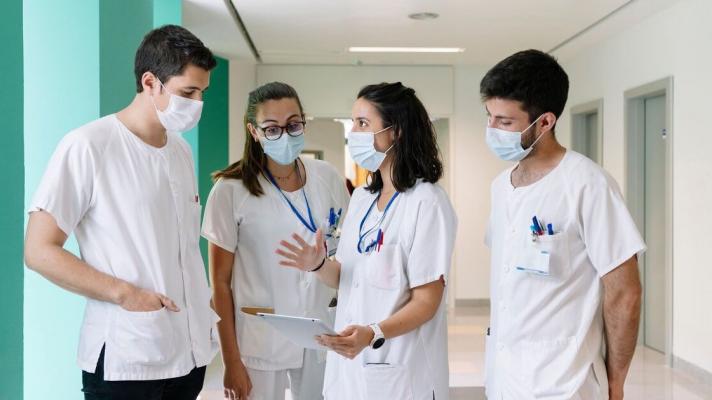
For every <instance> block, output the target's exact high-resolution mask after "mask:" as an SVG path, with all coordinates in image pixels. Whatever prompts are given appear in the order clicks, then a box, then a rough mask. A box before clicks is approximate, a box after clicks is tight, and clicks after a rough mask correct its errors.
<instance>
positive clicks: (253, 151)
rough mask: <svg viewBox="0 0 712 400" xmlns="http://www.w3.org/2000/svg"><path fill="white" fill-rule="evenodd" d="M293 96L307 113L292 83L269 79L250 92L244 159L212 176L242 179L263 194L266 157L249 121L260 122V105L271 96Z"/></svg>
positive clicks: (254, 193) (258, 193)
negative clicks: (249, 125) (262, 178)
mask: <svg viewBox="0 0 712 400" xmlns="http://www.w3.org/2000/svg"><path fill="white" fill-rule="evenodd" d="M281 99H294V100H295V101H296V102H297V105H298V106H299V112H300V113H301V114H302V118H303V117H304V108H303V107H302V102H301V101H300V100H299V95H298V94H297V91H296V90H294V88H293V87H291V86H289V85H287V84H286V83H283V82H270V83H266V84H264V85H262V86H260V87H258V88H257V89H255V90H253V91H251V92H250V95H249V97H248V98H247V109H246V110H245V118H244V124H245V147H244V150H243V153H242V159H241V160H239V161H237V162H235V163H233V164H230V165H229V166H227V168H225V169H223V170H220V171H216V172H214V173H213V180H214V181H217V180H218V179H220V178H225V179H241V180H242V184H243V185H245V188H247V190H248V191H249V192H250V194H251V195H253V196H257V197H259V196H261V195H263V194H264V190H263V189H262V185H261V184H260V181H259V177H260V175H263V174H264V172H263V171H264V168H265V166H266V162H267V157H266V156H265V152H264V149H263V148H262V144H260V143H255V141H254V140H252V136H251V135H250V130H249V129H248V127H247V125H248V124H252V125H257V111H258V109H259V107H260V106H261V105H262V104H263V103H266V102H267V101H269V100H281Z"/></svg>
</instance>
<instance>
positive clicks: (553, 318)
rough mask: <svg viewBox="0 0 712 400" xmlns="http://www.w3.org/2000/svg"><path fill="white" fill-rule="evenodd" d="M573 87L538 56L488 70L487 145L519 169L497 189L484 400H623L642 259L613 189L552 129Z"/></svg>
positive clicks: (484, 88) (524, 55)
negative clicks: (565, 144)
mask: <svg viewBox="0 0 712 400" xmlns="http://www.w3.org/2000/svg"><path fill="white" fill-rule="evenodd" d="M568 87H569V83H568V77H567V75H566V73H565V72H564V70H563V69H562V68H561V66H559V64H558V63H557V62H556V60H555V59H553V58H552V57H551V56H549V55H547V54H545V53H542V52H540V51H535V50H529V51H523V52H519V53H516V54H514V55H512V56H510V57H508V58H506V59H505V60H503V61H501V62H500V63H499V64H497V65H496V66H495V67H493V68H492V69H491V70H490V71H489V72H488V73H487V74H486V76H485V77H484V78H483V79H482V82H481V85H480V92H481V95H482V98H483V101H484V102H485V106H486V108H487V113H488V115H489V122H488V127H487V132H486V135H487V144H488V146H489V147H490V149H491V150H492V151H493V152H494V153H495V154H496V155H497V156H499V157H500V158H501V159H503V160H508V161H515V162H518V163H517V164H516V165H515V166H513V167H511V168H508V169H507V170H506V171H504V172H503V173H502V174H501V175H499V176H498V177H497V178H496V179H495V180H494V182H493V183H492V193H491V194H492V199H491V200H492V201H491V204H492V205H491V207H492V208H491V215H490V222H489V227H488V231H487V237H486V242H487V245H488V246H489V247H490V249H491V251H492V257H491V262H492V265H491V269H492V270H491V272H492V274H491V298H492V311H491V326H490V328H489V329H488V336H487V351H486V359H487V361H486V387H487V396H488V398H489V399H497V400H500V399H507V400H509V399H512V400H526V399H547V400H565V399H566V400H569V399H579V400H596V399H611V400H613V399H616V400H620V399H623V386H624V382H625V378H626V375H627V373H628V368H629V366H630V362H631V359H632V357H633V353H634V350H635V345H636V340H637V335H638V322H639V318H640V301H641V285H640V281H639V277H638V263H637V254H639V253H641V252H643V251H644V250H645V243H644V242H643V240H642V238H641V236H640V234H639V232H638V229H637V228H636V226H635V224H634V222H633V220H632V218H631V216H630V213H629V212H628V210H627V208H626V206H625V203H624V201H623V198H622V197H621V194H620V191H619V189H618V186H617V184H616V182H615V181H614V180H613V179H612V178H611V177H610V176H609V175H608V174H607V173H606V172H605V171H604V170H603V169H602V168H600V167H599V166H598V165H596V164H595V163H594V162H592V161H591V160H589V159H588V158H586V157H584V156H582V155H581V154H578V153H576V152H573V151H571V150H567V149H565V148H564V147H562V146H561V145H560V144H559V143H558V142H557V140H556V137H555V135H554V128H555V126H556V122H557V120H558V118H559V117H560V116H561V113H562V112H563V109H564V106H565V104H566V99H567V96H568Z"/></svg>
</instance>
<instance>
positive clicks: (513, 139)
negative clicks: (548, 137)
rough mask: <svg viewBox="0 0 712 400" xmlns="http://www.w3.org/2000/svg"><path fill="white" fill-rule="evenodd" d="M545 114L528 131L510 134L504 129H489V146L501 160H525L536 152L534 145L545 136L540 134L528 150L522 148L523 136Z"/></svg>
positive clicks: (532, 124)
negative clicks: (533, 151)
mask: <svg viewBox="0 0 712 400" xmlns="http://www.w3.org/2000/svg"><path fill="white" fill-rule="evenodd" d="M543 116H544V114H542V115H540V116H539V118H537V119H536V120H534V122H532V123H531V125H529V126H528V127H526V129H524V130H523V131H521V132H510V131H505V130H502V129H497V128H492V127H489V126H488V127H487V146H489V148H490V150H492V152H493V153H494V154H495V155H496V156H497V157H499V158H501V159H502V160H505V161H521V160H523V159H525V158H526V157H527V156H528V155H529V153H531V152H532V150H534V145H535V144H536V143H537V142H538V141H539V139H541V137H542V136H544V134H543V133H542V134H540V135H539V137H538V138H536V140H535V141H534V143H532V145H531V146H529V147H528V148H527V149H524V148H523V147H522V135H523V134H524V132H526V131H527V130H529V128H531V127H532V126H534V124H536V123H537V122H538V121H539V120H540V119H541V117H543Z"/></svg>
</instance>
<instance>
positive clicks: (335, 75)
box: [257, 65, 453, 118]
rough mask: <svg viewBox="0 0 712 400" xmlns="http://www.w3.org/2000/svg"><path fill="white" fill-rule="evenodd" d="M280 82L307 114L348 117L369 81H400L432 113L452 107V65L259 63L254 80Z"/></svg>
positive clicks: (447, 112)
mask: <svg viewBox="0 0 712 400" xmlns="http://www.w3.org/2000/svg"><path fill="white" fill-rule="evenodd" d="M272 81H283V82H285V83H288V84H290V85H292V86H294V88H295V89H296V90H297V92H298V93H299V97H300V98H301V100H302V103H303V105H304V108H305V111H306V113H307V115H310V116H313V117H325V118H334V117H350V116H351V105H352V104H353V102H354V100H355V99H356V95H357V94H358V91H359V89H361V88H362V87H363V86H365V85H368V84H372V83H381V82H396V81H401V82H403V84H404V85H406V86H411V87H413V88H415V89H416V91H417V92H418V97H419V98H420V99H421V101H422V102H423V104H425V106H426V107H427V108H428V111H429V112H430V114H432V115H434V116H448V115H450V114H451V113H452V110H453V104H452V103H453V98H452V68H451V67H430V66H413V67H399V66H348V65H338V66H337V65H260V66H258V67H257V83H258V84H260V85H261V84H264V83H268V82H272Z"/></svg>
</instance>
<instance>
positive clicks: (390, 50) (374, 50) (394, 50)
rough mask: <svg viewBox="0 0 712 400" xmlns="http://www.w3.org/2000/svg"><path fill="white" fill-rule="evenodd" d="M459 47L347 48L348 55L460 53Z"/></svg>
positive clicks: (461, 49)
mask: <svg viewBox="0 0 712 400" xmlns="http://www.w3.org/2000/svg"><path fill="white" fill-rule="evenodd" d="M463 51H465V49H463V48H460V47H349V53H462V52H463Z"/></svg>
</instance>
